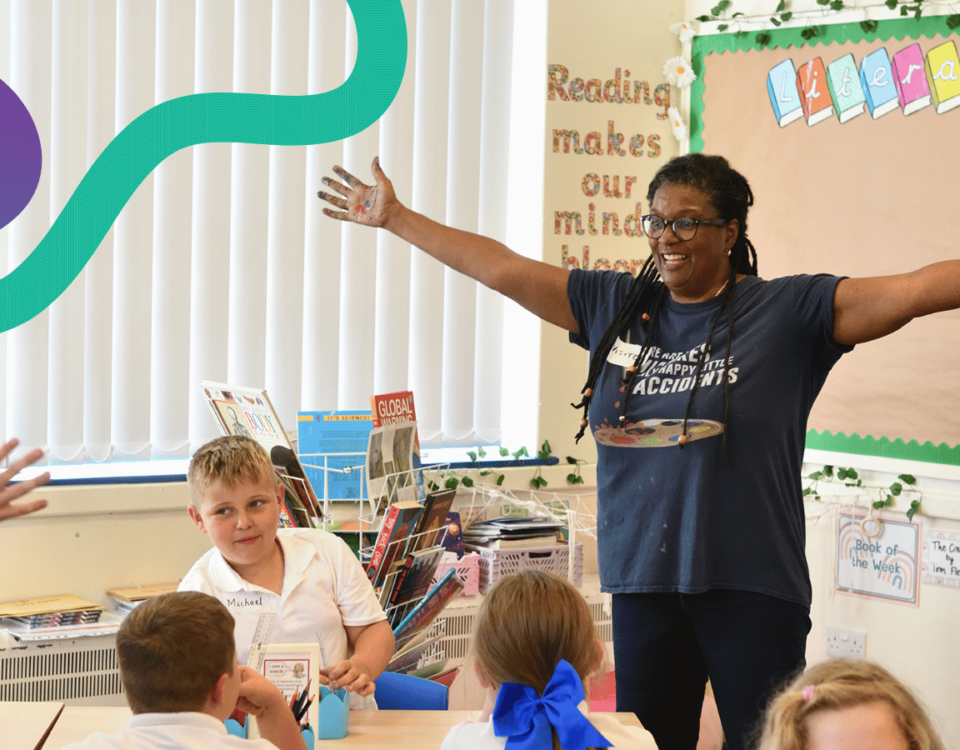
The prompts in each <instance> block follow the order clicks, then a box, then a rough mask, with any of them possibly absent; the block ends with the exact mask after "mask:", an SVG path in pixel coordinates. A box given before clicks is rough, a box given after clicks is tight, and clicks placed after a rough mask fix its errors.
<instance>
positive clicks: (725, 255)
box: [723, 247, 730, 258]
mask: <svg viewBox="0 0 960 750" xmlns="http://www.w3.org/2000/svg"><path fill="white" fill-rule="evenodd" d="M723 255H724V257H725V258H729V257H730V248H729V247H725V248H723Z"/></svg>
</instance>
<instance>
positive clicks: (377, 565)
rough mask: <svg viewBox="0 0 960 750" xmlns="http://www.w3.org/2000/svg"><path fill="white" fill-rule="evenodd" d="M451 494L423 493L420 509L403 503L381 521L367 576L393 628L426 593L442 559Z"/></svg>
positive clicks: (409, 503)
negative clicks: (424, 496)
mask: <svg viewBox="0 0 960 750" xmlns="http://www.w3.org/2000/svg"><path fill="white" fill-rule="evenodd" d="M455 494H456V491H455V490H450V489H443V490H438V491H436V492H431V493H429V494H428V495H427V497H426V499H425V500H424V503H423V505H420V503H418V502H416V501H414V500H404V501H401V502H397V503H394V504H393V505H391V506H390V507H389V508H388V509H387V512H386V513H385V514H384V517H383V524H382V525H381V527H380V532H379V533H378V534H377V541H376V543H375V544H374V546H373V551H372V552H371V554H370V562H369V564H368V565H367V577H368V578H369V579H370V582H371V584H372V585H373V587H374V588H375V589H378V590H379V593H380V604H381V605H382V606H383V608H384V610H385V611H386V613H387V620H388V621H389V623H390V625H391V627H396V626H397V625H398V624H399V623H400V621H401V620H402V619H403V618H404V617H406V615H407V614H408V613H409V612H410V610H411V609H412V608H413V606H414V605H415V604H416V603H417V601H419V600H420V599H423V597H424V596H425V595H426V594H427V592H428V591H429V589H430V585H431V583H432V582H433V577H434V574H435V573H436V571H437V566H438V565H439V564H440V559H441V557H443V553H444V552H445V549H444V547H443V546H442V544H441V542H442V539H443V536H444V534H445V530H446V521H447V515H448V513H449V512H450V506H451V505H452V503H453V498H454V495H455Z"/></svg>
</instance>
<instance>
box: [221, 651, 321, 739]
mask: <svg viewBox="0 0 960 750" xmlns="http://www.w3.org/2000/svg"><path fill="white" fill-rule="evenodd" d="M237 669H239V670H240V697H239V698H237V708H239V709H240V710H241V711H245V712H246V713H248V714H253V715H254V716H256V717H257V726H258V727H259V728H260V736H261V737H263V738H264V739H265V740H268V741H269V742H272V743H273V744H274V745H276V746H277V747H278V748H280V750H307V747H306V744H304V741H303V737H301V735H300V727H299V726H298V725H297V721H296V719H294V718H293V711H291V710H290V704H289V703H288V702H287V700H286V699H285V698H284V697H283V693H281V692H280V691H279V690H278V689H277V687H276V686H275V685H274V684H273V683H272V682H270V680H268V679H267V678H266V677H264V676H263V675H262V674H260V673H259V672H257V671H256V670H253V669H250V667H244V666H242V665H238V666H237Z"/></svg>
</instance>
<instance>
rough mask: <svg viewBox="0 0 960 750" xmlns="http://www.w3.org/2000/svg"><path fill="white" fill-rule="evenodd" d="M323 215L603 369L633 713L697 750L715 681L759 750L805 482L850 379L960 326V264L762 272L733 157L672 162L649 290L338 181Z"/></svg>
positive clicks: (665, 174) (602, 525) (650, 228)
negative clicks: (840, 379) (809, 431)
mask: <svg viewBox="0 0 960 750" xmlns="http://www.w3.org/2000/svg"><path fill="white" fill-rule="evenodd" d="M334 172H335V173H336V174H337V175H338V176H339V177H340V180H342V182H341V181H337V180H334V179H331V178H324V180H323V182H324V184H325V185H326V186H327V187H328V188H330V189H331V190H332V191H333V193H335V194H331V193H327V192H320V193H319V197H320V198H322V199H323V200H326V201H328V202H329V203H331V204H332V205H333V206H334V207H335V208H334V209H330V208H325V209H324V213H326V214H327V215H328V216H332V217H333V218H336V219H341V220H344V221H353V222H356V223H358V224H364V225H368V226H375V227H383V228H385V229H386V230H388V231H390V232H392V233H394V234H396V235H397V236H399V237H400V238H402V239H404V240H406V241H408V242H410V243H411V244H413V245H416V246H417V247H419V248H420V249H421V250H423V251H424V252H426V253H427V254H429V255H431V256H433V257H434V258H436V259H437V260H439V261H441V262H442V263H444V264H446V265H448V266H450V267H451V268H453V269H455V270H457V271H460V272H461V273H464V274H466V275H467V276H469V277H471V278H473V279H476V280H477V281H479V282H480V283H482V284H484V285H485V286H488V287H490V288H491V289H494V290H496V291H498V292H501V293H502V294H504V295H506V296H507V297H509V298H510V299H513V300H514V301H516V302H517V303H519V304H520V305H522V306H524V307H525V308H527V309H528V310H530V311H531V312H533V313H534V314H535V315H538V316H539V317H540V318H542V319H543V320H546V321H548V322H550V323H553V324H554V325H557V326H560V327H561V328H563V329H565V330H567V331H569V332H570V340H571V341H572V342H573V343H575V344H578V345H580V346H582V347H584V348H586V349H588V350H589V351H590V352H591V361H590V370H589V376H588V380H587V382H586V384H585V385H584V389H583V394H582V395H583V398H582V400H581V402H580V404H578V406H579V407H580V408H583V410H584V414H583V419H582V420H581V434H583V432H584V431H585V430H586V429H587V428H589V429H590V430H591V431H592V432H593V435H594V438H595V440H596V442H597V454H598V464H597V484H598V512H597V538H598V552H599V567H600V581H601V585H602V588H603V590H604V591H607V592H610V593H611V594H612V596H613V632H614V653H615V659H616V665H617V667H616V680H617V710H619V711H633V712H635V713H636V714H637V716H638V717H639V719H640V721H641V722H642V723H643V725H644V726H645V727H646V728H647V729H649V730H650V731H651V732H652V734H653V735H654V738H655V739H656V741H657V744H658V746H659V747H661V748H664V750H673V749H674V748H690V750H693V748H695V747H696V744H697V735H698V723H699V716H700V707H701V704H702V701H703V691H704V684H705V682H706V680H707V678H708V677H709V678H710V680H711V682H712V685H713V689H714V694H715V697H716V701H717V707H718V710H719V713H720V718H721V722H722V724H723V728H724V733H725V735H726V738H727V746H728V747H729V748H731V750H733V749H734V748H742V747H744V743H745V742H746V741H747V736H748V734H749V732H750V731H751V730H752V729H753V726H754V725H755V724H756V723H757V721H758V719H759V718H760V715H761V714H762V711H763V709H764V707H765V704H766V702H767V700H768V698H769V697H770V695H771V694H772V693H773V691H774V689H775V688H776V687H777V686H778V685H779V684H780V683H781V682H782V681H783V680H784V679H786V678H787V677H788V676H790V675H792V674H793V673H795V672H796V671H797V670H798V669H800V668H802V666H803V665H804V653H805V648H806V638H807V633H808V632H809V630H810V617H809V611H810V600H811V593H812V592H811V585H810V577H809V572H808V569H807V563H806V557H805V550H804V544H805V526H804V508H803V499H802V488H801V481H800V480H801V474H800V470H801V463H802V459H803V449H804V436H805V434H806V425H807V417H808V415H809V412H810V408H811V407H812V405H813V402H814V399H815V398H816V397H817V394H818V393H819V392H820V389H821V387H822V386H823V383H824V381H825V379H826V377H827V374H828V373H829V372H830V369H831V368H832V367H833V365H834V364H835V363H836V362H837V360H838V359H839V358H840V357H841V356H842V355H843V354H844V353H845V352H849V351H850V350H851V349H852V348H853V346H854V345H856V344H860V343H864V342H867V341H871V340H873V339H876V338H880V337H882V336H885V335H887V334H889V333H892V332H893V331H895V330H897V329H898V328H900V327H902V326H903V325H905V324H906V323H907V322H909V321H910V320H911V319H913V318H915V317H918V316H921V315H928V314H930V313H934V312H938V311H942V310H948V309H953V308H956V307H960V261H948V262H944V263H937V264H934V265H930V266H927V267H925V268H923V269H920V270H919V271H915V272H913V273H909V274H903V275H897V276H886V277H875V278H860V279H849V278H840V277H836V276H828V275H815V276H792V277H786V278H780V279H774V280H771V281H766V280H762V279H760V278H759V277H758V275H757V253H756V250H755V249H754V247H753V245H752V244H751V242H750V240H749V239H748V238H747V210H748V208H749V207H750V206H751V205H753V194H752V192H751V190H750V186H749V185H748V183H747V181H746V179H745V178H744V177H743V176H742V175H741V174H739V173H738V172H737V171H735V170H734V169H732V168H731V167H730V166H729V164H728V163H727V161H726V159H724V158H723V157H720V156H707V155H703V154H688V155H686V156H681V157H678V158H676V159H673V160H671V161H669V162H668V163H667V164H665V165H664V166H663V167H662V168H661V169H660V170H659V171H658V172H657V174H656V175H655V176H654V178H653V181H652V182H651V183H650V186H649V189H648V191H647V200H648V202H649V203H650V214H649V215H647V216H644V217H642V226H643V231H644V233H645V234H646V236H647V239H648V241H649V244H650V252H651V255H650V258H649V260H648V261H647V262H646V264H645V265H644V266H643V268H642V269H641V270H640V271H639V272H638V274H637V276H636V277H631V276H630V275H629V274H624V273H618V272H612V271H584V270H579V269H575V270H572V271H567V270H565V269H562V268H558V267H555V266H551V265H548V264H546V263H541V262H538V261H535V260H531V259H529V258H525V257H523V256H520V255H518V254H516V253H514V252H513V251H511V250H510V249H509V248H507V247H506V246H504V245H503V244H501V243H499V242H496V241H494V240H492V239H489V238H486V237H481V236H478V235H475V234H471V233H468V232H463V231H459V230H456V229H452V228H450V227H446V226H443V225H441V224H438V223H436V222H434V221H431V220H430V219H428V218H426V217H424V216H422V215H420V214H417V213H415V212H413V211H411V210H409V209H407V208H406V207H404V206H403V205H401V204H400V203H399V202H398V201H397V198H396V196H395V194H394V192H393V188H392V186H391V184H390V181H389V180H388V179H387V178H386V176H385V175H384V174H383V172H382V170H381V169H380V166H379V162H378V161H377V160H376V159H375V160H374V162H373V174H374V178H375V183H376V184H375V185H373V186H367V185H365V184H363V183H362V182H360V181H359V180H357V179H356V178H355V177H353V176H352V175H350V174H348V173H347V172H345V171H344V170H343V169H341V168H339V167H335V168H334Z"/></svg>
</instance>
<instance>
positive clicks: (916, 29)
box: [690, 16, 960, 466]
mask: <svg viewBox="0 0 960 750" xmlns="http://www.w3.org/2000/svg"><path fill="white" fill-rule="evenodd" d="M947 18H948V17H947V16H930V17H927V18H924V17H921V18H919V19H916V18H912V17H909V18H898V19H892V20H889V21H879V22H878V23H877V28H876V30H875V31H872V32H867V31H864V30H863V28H862V27H861V26H860V24H859V23H842V24H824V25H822V26H817V27H816V28H817V31H818V32H819V33H818V35H817V36H815V37H813V38H812V39H809V40H807V39H804V38H803V37H802V36H801V32H802V31H803V27H796V28H789V29H783V28H781V29H774V30H772V31H769V32H764V33H767V34H769V35H770V41H769V42H768V43H767V44H760V43H758V42H757V41H756V36H757V33H756V32H748V33H745V34H740V35H737V34H732V33H725V34H707V35H704V36H697V37H695V38H694V40H693V44H692V59H691V65H692V67H693V72H694V73H696V74H697V78H696V80H695V81H694V82H693V84H692V85H691V87H690V150H691V151H695V152H700V151H703V146H704V143H703V94H704V89H705V84H704V80H703V78H704V65H703V60H704V58H705V57H706V56H707V55H711V54H723V53H724V52H746V51H748V50H761V49H776V48H788V47H798V48H799V47H815V46H817V45H818V44H823V45H829V44H834V43H844V42H861V41H874V40H875V39H879V40H880V41H884V42H885V41H887V40H889V39H891V38H892V39H897V40H903V39H904V38H905V37H908V38H910V39H919V38H920V37H927V38H928V39H931V38H933V37H934V36H936V35H937V34H941V35H943V36H948V35H953V36H956V35H957V33H956V32H955V31H953V30H952V29H950V28H949V27H948V26H947V23H946V21H947ZM806 445H807V448H811V449H815V450H825V451H835V452H838V453H851V454H854V455H859V456H879V457H882V458H891V459H902V460H908V461H924V462H926V463H933V464H947V465H951V466H960V445H955V446H953V447H950V446H948V445H947V444H946V443H940V445H934V444H933V443H931V442H929V441H928V442H926V443H922V444H921V443H918V442H917V441H916V440H910V441H909V442H904V441H903V440H901V439H900V438H896V439H895V440H890V439H889V438H886V437H881V438H875V437H873V436H872V435H868V436H867V437H860V436H859V435H857V434H856V433H854V434H853V435H845V434H844V433H842V432H838V433H836V434H833V433H831V432H829V431H826V430H824V431H823V432H817V431H816V430H809V431H808V432H807V441H806Z"/></svg>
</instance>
